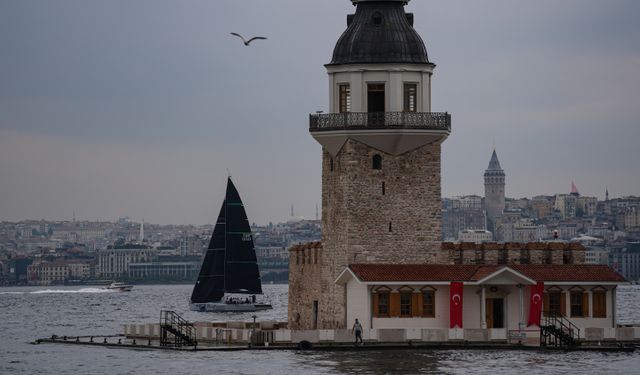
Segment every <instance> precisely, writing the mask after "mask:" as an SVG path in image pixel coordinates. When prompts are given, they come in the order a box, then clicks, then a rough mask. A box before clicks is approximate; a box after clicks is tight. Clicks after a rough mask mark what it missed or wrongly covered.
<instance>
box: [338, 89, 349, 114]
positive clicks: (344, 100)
mask: <svg viewBox="0 0 640 375" xmlns="http://www.w3.org/2000/svg"><path fill="white" fill-rule="evenodd" d="M339 87H340V113H345V112H351V87H350V86H349V85H348V84H342V85H340V86H339Z"/></svg>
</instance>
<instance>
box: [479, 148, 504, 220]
mask: <svg viewBox="0 0 640 375" xmlns="http://www.w3.org/2000/svg"><path fill="white" fill-rule="evenodd" d="M504 187H505V173H504V170H503V169H502V167H500V161H498V155H497V154H496V150H493V154H491V160H490V161H489V167H488V168H487V169H486V170H485V171H484V207H485V210H486V211H487V221H488V223H489V224H488V225H487V229H489V230H492V231H493V230H495V225H494V224H495V221H496V218H498V217H499V216H501V215H502V212H503V211H504V208H505V191H504Z"/></svg>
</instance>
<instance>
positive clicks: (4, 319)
mask: <svg viewBox="0 0 640 375" xmlns="http://www.w3.org/2000/svg"><path fill="white" fill-rule="evenodd" d="M191 289H192V286H191V285H142V286H135V287H134V289H133V291H131V292H128V293H121V292H114V291H108V290H105V289H101V288H99V287H77V286H76V287H20V288H0V335H2V338H1V339H0V374H3V375H4V374H74V375H77V374H130V373H137V374H279V375H282V374H285V373H288V374H292V375H293V374H441V373H445V374H467V373H476V374H514V373H521V374H527V375H528V374H566V373H589V374H631V373H640V353H622V352H620V353H598V352H569V353H564V352H540V351H527V350H507V351H502V350H460V349H451V350H428V349H402V350H352V351H329V352H315V351H306V352H305V351H295V350H291V351H238V352H171V351H155V350H133V349H124V348H122V349H121V348H105V347H89V346H81V345H58V344H40V345H32V344H30V342H32V341H34V340H35V339H37V338H43V337H50V336H51V335H54V334H55V335H59V336H62V335H69V336H77V335H80V336H83V335H87V336H88V335H96V336H98V335H116V334H122V333H123V325H124V324H125V323H152V322H158V321H159V319H160V310H173V311H176V312H177V313H179V314H181V315H183V316H184V317H185V318H186V319H188V320H190V321H212V320H217V321H227V320H246V321H250V320H251V319H252V315H254V314H255V315H257V317H258V318H257V319H258V320H280V321H285V320H286V317H287V291H288V288H287V285H265V286H264V289H265V294H267V295H268V296H269V297H270V298H271V302H272V304H273V306H274V309H273V310H267V311H261V312H256V313H219V314H216V313H200V312H195V311H189V304H188V299H189V296H190V294H191ZM617 313H618V321H619V322H620V323H625V324H633V323H636V324H640V286H637V285H630V286H622V287H619V288H618V311H617Z"/></svg>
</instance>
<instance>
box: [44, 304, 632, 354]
mask: <svg viewBox="0 0 640 375" xmlns="http://www.w3.org/2000/svg"><path fill="white" fill-rule="evenodd" d="M436 331H437V332H436ZM605 334H606V337H605ZM363 339H364V342H363V343H361V344H358V345H356V344H355V343H354V336H353V334H352V332H351V331H350V330H347V329H335V330H290V329H288V328H287V323H286V322H277V321H253V322H245V321H227V322H193V323H191V322H187V321H185V320H184V319H182V318H181V317H180V316H179V315H178V314H176V313H175V312H172V311H163V312H162V313H161V319H160V322H159V323H144V324H125V325H124V332H123V333H122V334H115V335H106V336H105V335H96V336H74V335H65V336H58V335H53V336H51V337H46V338H39V339H37V340H35V341H34V342H33V344H67V345H85V346H99V347H109V348H125V349H135V350H171V351H220V352H224V351H240V350H334V351H338V350H386V349H431V350H451V349H478V350H545V351H547V350H561V351H615V352H620V351H635V350H636V349H637V348H639V347H640V327H635V326H620V327H617V328H616V329H610V330H609V331H607V332H605V331H602V332H595V331H589V332H585V333H584V337H580V338H578V339H577V340H576V342H575V343H574V344H573V345H553V346H550V345H544V344H543V342H544V341H543V340H541V339H540V330H528V331H517V332H516V331H514V332H510V334H509V336H508V339H507V340H492V339H491V332H490V331H488V330H477V329H475V330H471V329H467V330H463V329H451V330H447V329H440V330H434V329H377V330H376V329H369V330H365V331H364V332H363Z"/></svg>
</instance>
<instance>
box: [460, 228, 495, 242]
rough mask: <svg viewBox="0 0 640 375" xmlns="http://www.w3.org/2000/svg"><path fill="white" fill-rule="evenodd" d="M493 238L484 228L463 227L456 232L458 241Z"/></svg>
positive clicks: (487, 240)
mask: <svg viewBox="0 0 640 375" xmlns="http://www.w3.org/2000/svg"><path fill="white" fill-rule="evenodd" d="M492 240H493V233H491V232H489V231H488V230H484V229H465V230H461V231H460V232H459V233H458V241H460V242H474V243H483V242H489V241H492Z"/></svg>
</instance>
